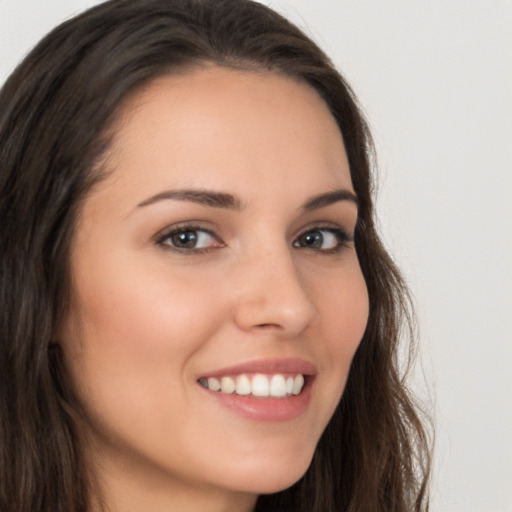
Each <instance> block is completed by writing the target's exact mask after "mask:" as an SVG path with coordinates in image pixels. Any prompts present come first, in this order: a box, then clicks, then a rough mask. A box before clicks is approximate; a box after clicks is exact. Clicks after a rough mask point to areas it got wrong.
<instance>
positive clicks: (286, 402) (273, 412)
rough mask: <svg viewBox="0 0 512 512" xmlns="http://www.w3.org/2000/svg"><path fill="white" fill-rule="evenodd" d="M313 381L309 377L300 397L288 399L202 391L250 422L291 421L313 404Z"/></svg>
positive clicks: (295, 396) (294, 396)
mask: <svg viewBox="0 0 512 512" xmlns="http://www.w3.org/2000/svg"><path fill="white" fill-rule="evenodd" d="M313 380H314V379H313V378H312V377H308V378H307V380H306V383H305V384H304V387H303V388H302V391H301V392H300V393H299V394H298V395H293V396H290V397H287V398H259V397H253V396H251V395H248V396H242V395H237V394H236V393H231V394H227V393H222V392H220V391H211V390H209V389H206V388H201V389H202V390H203V391H204V392H206V393H207V394H208V396H211V397H212V398H213V399H215V400H217V401H218V402H219V403H220V404H221V405H222V406H224V407H227V408H228V409H230V410H232V411H233V412H235V413H236V414H239V415H241V416H243V417H245V418H248V419H250V420H255V421H269V422H271V421H289V420H292V419H294V418H297V417H299V416H301V415H302V414H304V412H306V410H307V408H308V406H309V404H310V402H311V388H312V386H313Z"/></svg>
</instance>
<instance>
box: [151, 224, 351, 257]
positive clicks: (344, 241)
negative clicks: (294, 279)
mask: <svg viewBox="0 0 512 512" xmlns="http://www.w3.org/2000/svg"><path fill="white" fill-rule="evenodd" d="M191 232H196V233H197V232H202V233H206V234H207V235H209V236H210V237H211V238H212V239H213V240H214V241H215V243H217V244H219V245H218V246H211V247H200V248H191V249H188V248H185V247H175V246H173V245H171V244H170V243H167V241H168V240H169V239H170V238H171V237H173V236H177V235H180V234H185V233H191ZM314 232H327V233H329V234H331V235H333V236H334V237H335V238H336V242H337V244H336V246H335V247H333V248H331V249H315V248H308V247H303V246H299V245H296V243H297V241H298V240H299V239H300V238H301V237H303V236H305V235H307V234H311V233H314ZM353 241H354V237H353V236H352V235H350V234H349V233H348V232H347V231H346V230H345V229H343V228H341V227H339V226H332V225H316V226H311V227H308V228H307V229H305V230H303V231H302V232H300V233H299V234H298V235H297V237H296V238H295V239H294V241H293V247H295V248H298V249H310V250H313V251H315V252H316V253H319V254H323V255H330V254H337V253H340V252H341V251H342V250H343V249H344V248H347V247H348V246H349V244H350V243H351V242H353ZM155 242H156V244H157V245H159V246H161V247H162V248H163V249H164V250H168V251H173V252H177V253H179V254H184V255H187V254H206V253H208V252H210V251H211V250H215V249H221V248H223V247H225V244H224V242H223V241H222V240H221V239H220V238H219V237H218V236H217V235H216V234H215V233H213V232H212V231H210V230H209V229H205V228H203V227H201V226H197V225H195V224H190V225H188V224H185V225H182V226H173V227H172V228H171V229H168V230H165V231H164V232H162V233H161V234H160V235H157V237H156V240H155Z"/></svg>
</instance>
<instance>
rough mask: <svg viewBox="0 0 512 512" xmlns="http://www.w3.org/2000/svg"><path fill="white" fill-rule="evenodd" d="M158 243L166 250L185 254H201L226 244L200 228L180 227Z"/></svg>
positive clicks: (164, 236)
mask: <svg viewBox="0 0 512 512" xmlns="http://www.w3.org/2000/svg"><path fill="white" fill-rule="evenodd" d="M157 243H158V244H159V245H161V246H163V247H165V248H169V249H173V250H177V251H182V252H185V253H201V252H205V251H208V250H209V249H213V248H216V247H224V244H223V243H222V242H221V241H220V240H219V239H218V238H217V237H216V236H215V235H214V234H213V233H211V232H210V231H208V230H206V229H202V228H198V227H187V226H184V227H180V228H176V229H173V230H171V231H167V232H166V233H164V234H163V235H162V236H161V237H160V238H159V239H158V240H157Z"/></svg>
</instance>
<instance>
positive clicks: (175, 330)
mask: <svg viewBox="0 0 512 512" xmlns="http://www.w3.org/2000/svg"><path fill="white" fill-rule="evenodd" d="M103 263H104V265H101V264H98V265H96V266H95V273H94V276H86V275H85V273H84V272H80V270H81V269H78V270H77V271H76V272H75V276H76V287H75V290H76V293H75V299H74V302H75V304H74V306H73V308H72V309H73V310H72V312H71V314H70V315H69V318H68V320H67V323H66V333H65V334H64V341H65V345H66V346H65V352H67V354H66V355H67V358H68V364H69V366H70V368H71V371H72V373H73V374H74V377H75V382H76V383H77V385H78V387H79V390H80V394H81V396H83V397H85V398H86V400H87V401H88V402H89V403H88V406H89V408H90V410H92V409H98V408H101V407H104V408H105V407H106V408H107V409H108V410H109V414H110V413H111V414H113V415H114V416H115V415H126V414H128V413H130V414H133V416H134V417H136V416H137V415H139V414H148V415H149V414H153V415H154V411H155V410H160V411H163V410H167V409H168V408H167V407H165V405H166V404H167V401H168V398H169V393H170V392H172V390H176V391H179V390H180V389H186V387H185V386H184V384H185V380H186V378H187V376H188V374H187V368H188V366H187V363H188V361H189V359H190V358H191V357H192V356H193V354H194V353H195V352H196V351H197V350H199V348H200V347H201V346H202V344H203V343H205V342H206V340H208V339H209V337H210V335H211V333H212V332H214V331H215V330H216V327H217V324H216V322H217V319H219V318H221V314H216V311H218V310H219V309H220V308H221V307H222V306H221V304H220V303H219V301H218V300H215V298H214V294H213V292H211V291H210V289H212V288H213V287H210V286H204V283H201V282H200V281H198V280H197V279H192V278H190V279H187V276H186V273H183V272H182V273H181V274H180V276H179V277H178V276H174V275H169V271H165V269H164V268H161V267H157V268H152V269H151V270H150V271H148V270H144V269H141V268H135V267H134V266H131V265H130V264H129V263H126V262H125V264H123V265H122V266H118V267H117V268H116V266H113V265H111V264H106V263H108V262H103ZM121 268H122V272H121V271H119V269H121ZM201 284H203V286H200V285H201ZM199 288H200V289H199ZM215 308H217V309H215ZM206 311H208V312H209V314H205V312H206ZM177 396H182V395H179V394H177ZM127 404H130V406H129V407H127ZM176 405H177V406H178V408H179V407H180V404H176ZM182 405H183V407H185V403H183V404H182ZM130 411H131V412H130ZM151 411H153V412H151ZM98 412H99V413H101V412H102V411H101V410H99V411H98Z"/></svg>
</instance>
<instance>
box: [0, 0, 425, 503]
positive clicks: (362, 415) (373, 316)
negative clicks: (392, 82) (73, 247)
mask: <svg viewBox="0 0 512 512" xmlns="http://www.w3.org/2000/svg"><path fill="white" fill-rule="evenodd" d="M205 62H207V63H214V64H217V65H221V66H227V67H232V68H239V69H254V70H261V71H263V72H265V71H269V72H278V73H284V74H286V75H288V76H291V77H295V78H297V79H299V80H302V81H304V82H307V83H309V84H310V85H311V86H312V87H314V89H315V90H316V91H317V92H318V93H319V94H320V95H321V97H322V98H323V99H324V100H325V102H326V103H327V105H328V107H329V109H330V111H331V113H332V115H333V116H334V118H335V119H336V121H337V123H338V125H339V128H340V132H341V135H342V137H343V141H344V143H345V147H346V151H347V155H348V159H349V163H350V171H351V177H352V182H353V186H354V190H355V192H356V194H357V197H358V198H359V219H358V223H357V228H356V234H355V242H356V249H357V254H358V257H359V261H360V264H361V268H362V271H363V274H364V277H365V280H366V284H367V287H368V292H369V297H370V316H369V323H368V326H367V329H366V332H365V335H364V338H363V340H362V343H361V345H360V347H359V349H358V351H357V353H356V355H355V358H354V361H353V363H352V367H351V371H350V375H349V378H348V383H347V387H346V390H345V392H344V395H343V398H342V400H341V402H340V404H339V406H338V408H337V410H336V412H335V414H334V416H333V418H332V420H331V422H330V423H329V425H328V427H327V429H326V431H325V432H324V434H323V436H322V438H321V440H320V442H319V444H318V447H317V449H316V452H315V455H314V458H313V461H312V464H311V466H310V468H309V469H308V471H307V472H306V474H305V475H304V477H303V478H302V479H301V480H300V481H299V482H297V483H296V484H295V485H294V486H292V487H291V488H290V489H287V490H284V491H283V492H280V493H276V494H273V495H268V496H261V497H260V498H259V501H258V504H257V510H258V511H267V512H270V511H287V510H290V511H292V510H293V511H295V512H300V511H302V512H321V511H322V512H334V511H341V510H343V511H347V512H348V511H350V512H364V511H367V512H370V511H371V512H376V511H382V512H406V511H416V512H419V511H424V510H427V508H428V499H427V481H428V475H429V468H430V455H429V454H430V452H429V438H428V435H427V433H426V431H425V429H424V427H423V425H422V420H421V419H420V416H419V413H418V412H417V408H416V407H415V405H414V403H413V400H412V398H411V395H410V394H409V393H408V391H407V388H406V385H405V382H404V378H403V377H404V376H403V375H402V373H401V372H400V371H399V361H398V353H397V350H398V343H399V339H400V337H401V333H403V332H405V334H409V335H410V334H412V330H413V329H412V327H411V325H412V323H411V313H410V312H411V308H410V300H409V296H408V292H407V288H406V286H405V285H404V282H403V280H402V278H401V276H400V274H399V272H398V271H397V269H396V267H395V266H394V264H393V262H392V260H391V259H390V257H389V256H388V254H387V253H386V251H385V249H384V248H383V246H382V244H381V242H380V240H379V237H378V234H377V232H376V229H375V218H374V207H373V202H372V194H373V186H374V185H373V181H372V180H373V177H372V173H373V169H372V165H373V157H372V155H373V149H372V141H371V137H370V134H369V131H368V128H367V125H366V123H365V121H364V118H363V116H362V115H361V111H360V109H359V107H358V105H357V101H356V98H355V96H354V94H353V92H352V90H351V88H350V87H349V85H348V84H347V82H346V81H345V80H344V78H343V77H342V76H341V75H340V74H339V72H338V71H336V70H335V69H334V67H333V65H332V64H331V62H330V61H329V59H328V58H327V57H326V56H325V54H324V53H323V52H322V51H321V50H320V49H319V48H318V47H317V46H316V45H315V44H314V43H313V42H312V41H311V40H310V39H309V38H308V37H306V36H305V35H304V34H303V33H302V32H301V31H300V30H299V29H298V28H296V27H295V26H293V25H292V24H291V23H289V22H288V21H287V20H285V19H284V18H283V17H281V16H280V15H278V14H276V13H275V12H273V11H272V10H270V9H269V8H267V7H265V6H263V5H261V4H258V3H256V2H252V1H250V0H144V1H140V0H111V1H109V2H106V3H103V4H101V5H99V6H97V7H95V8H93V9H90V10H89V11H86V12H85V13H83V14H81V15H79V16H78V17H76V18H74V19H71V20H69V21H67V22H65V23H63V24H62V25H60V26H59V27H57V28H56V29H55V30H53V31H52V32H51V33H50V34H49V35H48V36H46V37H45V38H44V39H43V40H42V41H41V42H40V43H39V44H38V45H37V47H36V48H35V49H34V50H33V51H32V52H31V53H30V54H29V55H28V56H27V57H26V58H25V60H24V61H23V62H22V63H21V64H20V66H19V67H18V68H17V69H16V70H15V71H14V73H13V74H12V75H11V76H10V78H9V79H8V80H7V82H6V84H5V85H4V87H3V89H2V90H1V92H0V219H1V221H0V246H1V256H0V258H1V270H0V279H1V287H0V301H1V302H0V510H2V511H4V512H8V511H13V512H14V511H16V512H29V511H30V512H36V511H37V512H79V511H80V512H86V511H87V510H88V509H89V503H90V494H91V492H90V484H89V482H88V479H87V477H86V470H85V465H84V462H83V458H82V455H81V447H80V443H79V442H78V438H79V432H80V428H81V427H80V424H81V421H82V417H83V413H82V411H81V409H80V403H79V400H78V399H77V397H76V394H75V393H74V392H73V385H72V382H70V379H69V377H68V375H67V372H66V368H65V365H64V364H63V361H62V356H61V353H60V350H59V347H58V345H57V344H55V343H54V342H53V341H54V339H53V337H54V333H55V329H56V326H57V325H58V324H59V321H60V319H61V318H62V316H63V315H64V314H65V312H66V304H67V299H68V293H69V288H70V276H69V268H68V256H69V246H70V240H71V238H72V236H73V227H74V224H75V220H76V216H77V212H79V208H80V204H81V201H82V200H83V198H84V197H85V195H86V194H87V193H88V191H89V190H90V189H91V187H93V186H94V184H95V183H96V182H97V181H98V180H100V179H101V175H100V174H99V173H98V172H96V167H97V166H96V163H97V162H98V161H99V159H100V158H101V156H102V155H103V154H104V153H105V151H107V150H108V136H107V134H108V131H109V130H108V128H109V127H110V126H111V125H112V123H113V119H114V116H115V115H116V114H117V113H118V112H119V109H120V105H121V103H122V102H123V100H125V99H126V97H127V96H128V95H129V94H133V93H134V91H136V90H137V89H138V88H139V87H141V86H142V85H143V84H146V83H147V82H148V81H149V80H152V79H154V78H155V77H157V76H161V75H162V74H165V73H169V72H174V71H175V70H179V69H183V68H186V67H189V66H194V65H198V64H201V63H205ZM408 338H409V343H410V345H409V347H410V349H411V352H410V353H411V354H412V350H413V347H414V345H413V339H412V337H411V336H408Z"/></svg>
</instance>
